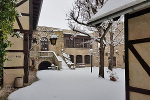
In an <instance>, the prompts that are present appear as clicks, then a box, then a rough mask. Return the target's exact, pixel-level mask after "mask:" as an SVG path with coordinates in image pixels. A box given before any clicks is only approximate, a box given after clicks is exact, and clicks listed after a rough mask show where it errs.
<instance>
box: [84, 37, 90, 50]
mask: <svg viewBox="0 0 150 100" xmlns="http://www.w3.org/2000/svg"><path fill="white" fill-rule="evenodd" d="M89 41H90V39H84V48H92V45H91V44H90V43H89Z"/></svg>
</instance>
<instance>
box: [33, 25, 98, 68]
mask: <svg viewBox="0 0 150 100" xmlns="http://www.w3.org/2000/svg"><path fill="white" fill-rule="evenodd" d="M53 33H55V35H57V36H58V39H57V42H56V45H54V46H53V45H51V43H50V41H49V39H50V36H51V35H52V34H53ZM73 33H74V32H73V31H70V30H62V29H57V28H51V27H40V26H39V27H38V28H37V30H36V31H34V33H33V38H36V41H37V42H36V43H32V48H31V50H30V65H31V66H33V65H34V66H35V67H36V69H40V68H39V67H40V66H39V65H40V64H41V63H42V62H43V61H49V63H50V64H53V63H54V61H53V57H54V56H52V57H49V56H47V57H46V56H45V57H40V56H41V53H40V52H43V53H45V55H48V52H49V53H50V52H52V51H53V52H54V53H55V54H56V56H60V57H62V58H64V57H63V53H66V54H67V55H69V56H70V60H71V61H72V63H74V65H76V64H79V63H80V64H84V65H85V66H86V67H89V66H91V60H90V59H91V55H90V52H89V49H93V48H97V45H95V44H94V45H91V44H90V43H86V42H87V41H89V40H90V38H89V37H88V36H86V35H81V34H78V35H76V36H75V37H74V36H73ZM82 42H85V43H83V44H82ZM56 58H57V57H56ZM95 59H97V58H96V57H94V56H93V58H92V62H93V65H92V66H98V61H97V60H95ZM64 60H65V58H64ZM33 62H34V63H33ZM54 64H55V65H58V64H57V63H54ZM60 68H61V66H60Z"/></svg>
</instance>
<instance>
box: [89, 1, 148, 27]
mask: <svg viewBox="0 0 150 100" xmlns="http://www.w3.org/2000/svg"><path fill="white" fill-rule="evenodd" d="M148 6H150V0H108V1H107V2H106V4H105V5H104V6H103V7H102V8H101V9H100V10H99V11H98V12H97V13H96V14H95V15H94V16H92V18H91V19H90V20H89V21H88V24H90V25H96V24H99V23H101V22H103V21H105V20H109V19H112V18H115V17H118V16H120V15H123V14H126V13H130V12H133V11H137V10H139V9H141V8H144V7H148Z"/></svg>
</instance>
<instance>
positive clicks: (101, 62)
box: [99, 41, 105, 78]
mask: <svg viewBox="0 0 150 100" xmlns="http://www.w3.org/2000/svg"><path fill="white" fill-rule="evenodd" d="M104 50H105V48H104V46H103V42H102V41H101V43H100V49H99V51H100V65H99V77H102V78H104Z"/></svg>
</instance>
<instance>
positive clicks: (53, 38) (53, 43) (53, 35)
mask: <svg viewBox="0 0 150 100" xmlns="http://www.w3.org/2000/svg"><path fill="white" fill-rule="evenodd" d="M57 39H58V37H57V35H55V34H54V33H53V34H52V35H51V37H50V39H49V40H50V41H51V44H52V45H56V41H57Z"/></svg>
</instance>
